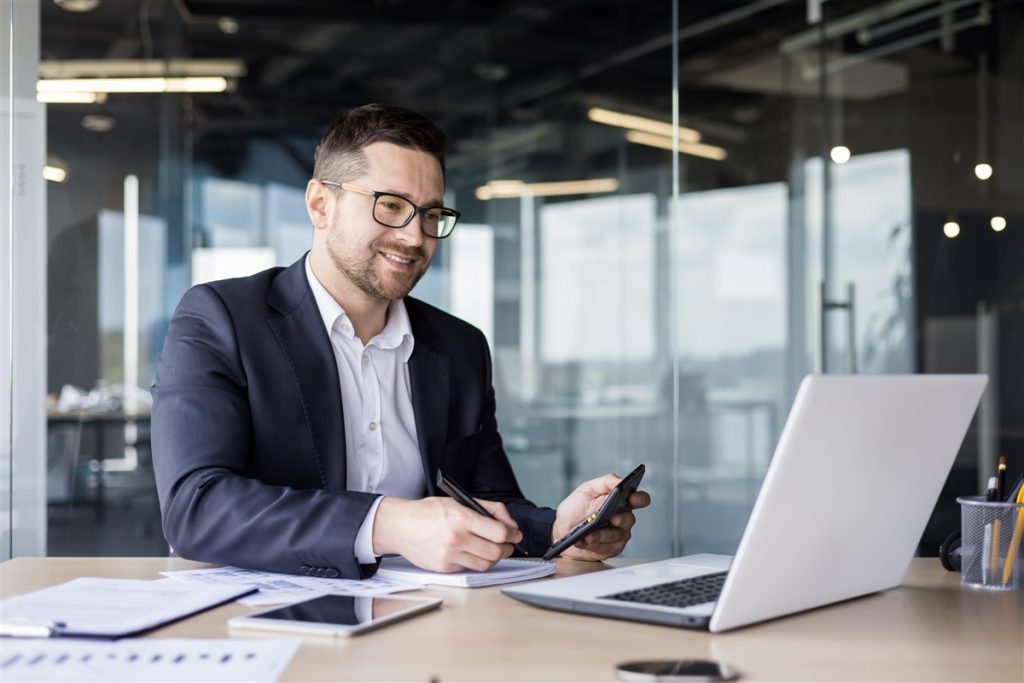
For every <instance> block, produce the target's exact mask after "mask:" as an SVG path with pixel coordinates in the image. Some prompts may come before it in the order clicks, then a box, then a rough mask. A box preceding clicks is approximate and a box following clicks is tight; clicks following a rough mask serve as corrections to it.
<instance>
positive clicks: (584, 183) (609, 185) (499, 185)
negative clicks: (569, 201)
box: [475, 178, 619, 201]
mask: <svg viewBox="0 0 1024 683" xmlns="http://www.w3.org/2000/svg"><path fill="white" fill-rule="evenodd" d="M618 189H619V181H618V179H617V178H593V179H591V180H566V181H562V182H553V183H524V182H523V181H521V180H492V181H490V182H489V183H487V184H486V185H481V186H480V187H478V188H476V193H475V194H476V197H477V199H482V200H485V201H486V200H488V199H509V198H512V197H523V196H526V195H531V196H535V197H554V196H560V195H572V194H603V193H607V192H615V191H617V190H618Z"/></svg>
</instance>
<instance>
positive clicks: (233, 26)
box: [217, 17, 238, 36]
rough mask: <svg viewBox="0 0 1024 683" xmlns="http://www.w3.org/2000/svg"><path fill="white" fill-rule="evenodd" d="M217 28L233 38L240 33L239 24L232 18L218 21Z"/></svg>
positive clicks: (222, 18)
mask: <svg viewBox="0 0 1024 683" xmlns="http://www.w3.org/2000/svg"><path fill="white" fill-rule="evenodd" d="M217 28H219V29H220V30H221V31H223V32H224V33H227V34H228V35H231V36H233V35H235V34H236V33H238V22H237V21H236V20H235V19H234V18H232V17H221V18H220V19H218V20H217Z"/></svg>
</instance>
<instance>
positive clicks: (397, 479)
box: [306, 255, 426, 564]
mask: <svg viewBox="0 0 1024 683" xmlns="http://www.w3.org/2000/svg"><path fill="white" fill-rule="evenodd" d="M306 278H307V279H308V280H309V286H310V288H311V289H312V290H313V296H314V298H315V299H316V304H317V307H318V308H319V309H320V315H321V317H323V320H324V326H325V327H326V328H327V334H328V336H330V338H331V347H332V348H333V349H334V358H335V360H336V361H337V364H338V383H339V384H340V386H341V405H342V418H343V419H344V421H345V453H346V473H347V478H346V486H347V487H348V490H350V491H366V492H368V493H378V494H381V495H382V496H396V497H399V498H410V499H415V498H421V497H422V496H423V494H424V492H425V491H426V480H425V479H424V475H423V461H422V459H421V458H420V449H419V441H418V440H417V438H416V419H415V415H414V414H413V409H412V389H411V385H410V384H409V357H410V356H411V355H412V349H413V344H414V340H413V336H412V327H411V326H410V324H409V314H408V313H407V312H406V310H405V303H404V302H402V300H401V299H395V300H394V301H392V302H391V304H390V305H389V306H388V316H387V323H386V324H385V325H384V329H383V330H381V331H380V333H379V334H377V335H376V336H375V337H373V338H372V339H370V341H369V343H367V344H366V345H365V346H364V345H363V342H362V341H361V340H360V339H359V337H357V336H355V329H354V328H353V326H352V321H351V320H349V317H348V315H347V314H346V313H345V311H344V309H342V307H341V306H340V305H339V304H338V302H337V301H335V300H334V297H332V296H331V295H330V294H329V293H328V292H327V290H326V289H324V286H323V285H322V284H320V281H319V280H317V279H316V276H315V275H314V274H313V269H312V268H311V267H310V265H309V256H308V255H307V256H306ZM330 455H331V454H328V457H330ZM380 501H381V498H377V500H376V501H374V504H373V507H371V508H370V511H369V512H368V513H367V515H366V517H365V519H364V520H363V523H362V526H360V527H359V533H358V534H357V536H356V546H355V552H356V559H357V560H358V561H359V562H360V563H361V564H371V563H373V562H375V561H376V557H375V555H374V553H373V520H374V518H375V517H376V516H377V507H378V506H379V505H380Z"/></svg>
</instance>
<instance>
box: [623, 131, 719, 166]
mask: <svg viewBox="0 0 1024 683" xmlns="http://www.w3.org/2000/svg"><path fill="white" fill-rule="evenodd" d="M626 139H627V140H629V141H630V142H633V143H636V144H638V145H647V146H649V147H660V148H661V149H667V150H671V149H672V138H667V137H665V136H664V135H651V134H650V133H641V132H640V131H636V130H627V131H626ZM679 151H680V152H681V153H683V154H689V155H690V156H694V157H703V158H705V159H713V160H714V161H722V160H724V159H725V158H726V157H727V156H729V153H728V152H726V151H725V148H724V147H718V146H716V145H707V144H704V143H703V142H683V141H682V140H680V141H679Z"/></svg>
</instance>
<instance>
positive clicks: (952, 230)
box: [942, 221, 960, 239]
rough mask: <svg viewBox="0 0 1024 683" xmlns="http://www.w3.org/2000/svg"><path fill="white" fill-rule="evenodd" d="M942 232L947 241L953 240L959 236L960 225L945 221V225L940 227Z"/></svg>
mask: <svg viewBox="0 0 1024 683" xmlns="http://www.w3.org/2000/svg"><path fill="white" fill-rule="evenodd" d="M942 232H943V233H944V234H945V235H946V237H948V238H949V239H953V238H954V237H956V236H957V235H959V234H960V224H959V223H957V222H956V221H946V224H945V225H943V226H942Z"/></svg>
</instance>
